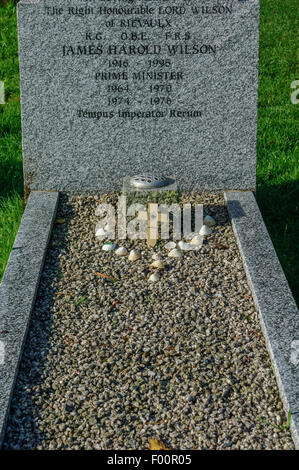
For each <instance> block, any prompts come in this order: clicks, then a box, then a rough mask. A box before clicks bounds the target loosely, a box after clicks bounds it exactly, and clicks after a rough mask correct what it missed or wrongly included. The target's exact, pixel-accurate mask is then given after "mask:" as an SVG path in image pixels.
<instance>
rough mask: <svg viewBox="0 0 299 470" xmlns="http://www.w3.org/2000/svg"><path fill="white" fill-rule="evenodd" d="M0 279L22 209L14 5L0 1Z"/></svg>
mask: <svg viewBox="0 0 299 470" xmlns="http://www.w3.org/2000/svg"><path fill="white" fill-rule="evenodd" d="M0 80H1V81H3V82H4V86H5V101H6V103H5V104H4V105H3V104H0V279H1V277H2V275H3V272H4V269H5V266H6V263H7V260H8V257H9V254H10V251H11V248H12V245H13V242H14V238H15V235H16V233H17V230H18V226H19V223H20V219H21V216H22V212H23V202H22V199H23V175H22V148H21V137H22V135H21V116H20V112H21V110H20V90H19V63H18V43H17V24H16V8H15V6H14V4H13V3H12V2H8V3H7V4H3V2H2V3H1V4H0Z"/></svg>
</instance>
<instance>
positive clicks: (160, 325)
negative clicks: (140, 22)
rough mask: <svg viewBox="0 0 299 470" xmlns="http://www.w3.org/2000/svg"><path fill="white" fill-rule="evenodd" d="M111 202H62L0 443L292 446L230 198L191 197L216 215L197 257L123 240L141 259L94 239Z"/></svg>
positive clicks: (73, 446) (110, 446) (43, 445)
mask: <svg viewBox="0 0 299 470" xmlns="http://www.w3.org/2000/svg"><path fill="white" fill-rule="evenodd" d="M116 199H117V194H110V195H102V196H90V197H82V196H77V197H75V196H72V197H68V196H67V195H62V196H61V200H60V205H59V210H58V215H57V218H58V219H63V218H65V219H66V222H65V223H60V224H57V225H56V226H55V229H54V230H53V234H52V240H51V243H50V247H49V250H48V254H47V258H46V264H45V268H44V271H43V274H42V278H41V283H40V287H39V292H38V297H37V301H36V306H35V310H34V312H33V316H32V321H31V326H30V330H29V333H28V338H27V342H26V346H25V350H24V354H23V358H22V361H21V366H20V370H19V374H18V378H17V382H16V386H15V391H14V395H13V399H12V405H11V413H10V417H9V421H8V426H7V432H6V437H5V442H4V448H6V449H147V448H148V443H149V439H150V438H157V439H159V440H162V441H163V442H164V443H165V444H166V445H167V446H169V447H171V448H173V449H294V445H293V442H292V439H291V435H290V432H289V430H288V429H283V427H282V426H283V424H285V422H286V417H285V415H284V412H283V407H282V403H281V400H280V398H279V394H278V388H277V385H276V381H275V377H274V374H273V370H272V367H271V363H270V359H269V356H268V353H267V350H266V346H265V342H264V339H263V336H262V333H261V329H260V326H259V321H258V316H257V312H256V310H255V307H254V304H253V300H252V296H251V292H250V289H249V287H248V285H247V282H246V276H245V272H244V269H243V266H242V261H241V257H240V254H239V252H238V248H237V244H236V240H235V238H234V235H233V232H232V228H231V225H230V222H229V218H228V214H227V210H226V207H225V203H224V200H223V198H222V195H219V194H208V193H205V194H195V195H189V194H183V200H184V202H187V201H188V202H191V203H195V202H197V203H203V204H204V210H205V214H209V215H211V216H212V217H214V218H215V220H216V225H215V226H214V227H213V234H212V235H210V236H209V237H207V239H206V240H205V242H204V245H203V247H202V249H201V250H200V251H198V252H188V253H184V256H183V258H182V259H171V258H168V257H167V253H168V252H166V250H164V251H163V249H162V248H160V249H158V248H157V249H153V248H149V247H147V245H146V242H145V241H130V240H125V241H122V242H121V245H123V246H126V248H127V249H128V250H131V249H133V248H136V249H138V250H140V252H141V255H142V256H141V259H140V260H138V261H136V262H133V263H132V262H128V260H127V257H123V258H122V257H118V256H117V255H115V253H113V252H112V253H111V252H103V251H101V247H102V244H103V242H101V241H99V240H96V239H95V236H94V233H95V225H96V223H97V217H96V216H95V208H96V205H97V204H98V203H99V202H116ZM215 242H217V243H221V244H223V245H225V246H227V247H228V248H227V249H218V248H217V247H216V246H215V245H214V243H215ZM156 251H160V252H161V253H162V254H163V257H164V259H165V262H166V264H167V266H166V269H165V270H164V271H161V272H160V275H161V279H160V280H159V281H158V282H156V283H150V282H148V276H149V274H150V272H152V271H153V270H151V269H150V268H149V265H150V263H151V262H152V255H153V253H154V252H156ZM96 272H100V273H104V274H107V275H110V276H113V277H114V278H117V279H118V280H116V282H111V281H110V280H108V279H105V278H102V277H100V276H98V275H96ZM116 300H120V302H119V303H118V304H117V305H114V306H113V303H114V302H115V301H116Z"/></svg>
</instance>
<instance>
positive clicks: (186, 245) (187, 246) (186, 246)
mask: <svg viewBox="0 0 299 470" xmlns="http://www.w3.org/2000/svg"><path fill="white" fill-rule="evenodd" d="M178 247H179V248H180V250H182V251H191V250H194V245H191V244H190V243H186V242H184V241H182V240H181V241H180V242H179V243H178Z"/></svg>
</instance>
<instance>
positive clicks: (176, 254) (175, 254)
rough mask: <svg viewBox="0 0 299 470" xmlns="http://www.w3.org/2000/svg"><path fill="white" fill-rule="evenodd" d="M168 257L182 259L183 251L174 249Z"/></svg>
mask: <svg viewBox="0 0 299 470" xmlns="http://www.w3.org/2000/svg"><path fill="white" fill-rule="evenodd" d="M168 256H169V257H170V258H181V257H182V256H183V254H182V252H181V250H178V249H177V248H174V249H173V250H171V251H170V252H169V253H168Z"/></svg>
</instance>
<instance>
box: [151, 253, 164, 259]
mask: <svg viewBox="0 0 299 470" xmlns="http://www.w3.org/2000/svg"><path fill="white" fill-rule="evenodd" d="M152 258H153V259H154V260H156V261H162V260H163V257H162V256H161V255H160V254H159V253H154V254H153V256H152Z"/></svg>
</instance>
